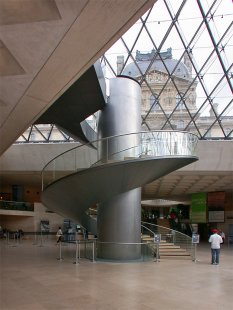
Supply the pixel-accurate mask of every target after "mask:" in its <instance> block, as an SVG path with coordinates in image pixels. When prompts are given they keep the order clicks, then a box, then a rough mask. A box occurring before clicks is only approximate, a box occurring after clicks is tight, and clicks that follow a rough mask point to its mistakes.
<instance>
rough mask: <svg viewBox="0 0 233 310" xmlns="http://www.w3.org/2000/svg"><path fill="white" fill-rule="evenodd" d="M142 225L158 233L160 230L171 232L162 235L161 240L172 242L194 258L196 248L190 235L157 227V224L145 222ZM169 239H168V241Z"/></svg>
mask: <svg viewBox="0 0 233 310" xmlns="http://www.w3.org/2000/svg"><path fill="white" fill-rule="evenodd" d="M141 223H142V224H146V225H150V226H152V227H155V228H156V229H157V231H158V232H159V229H164V230H165V231H166V230H167V231H169V232H170V233H169V234H164V233H160V234H161V239H162V240H165V241H170V242H172V243H174V245H177V246H180V248H183V249H185V250H186V251H187V252H188V253H189V254H190V255H191V256H192V257H193V255H194V253H193V251H194V247H193V243H192V238H191V237H190V236H188V235H186V234H184V233H182V232H180V231H177V230H174V229H172V228H168V227H164V226H160V225H156V224H153V223H149V222H143V221H142V222H141ZM143 226H145V225H143ZM169 235H170V236H169ZM164 238H165V239H164ZM167 238H168V240H167Z"/></svg>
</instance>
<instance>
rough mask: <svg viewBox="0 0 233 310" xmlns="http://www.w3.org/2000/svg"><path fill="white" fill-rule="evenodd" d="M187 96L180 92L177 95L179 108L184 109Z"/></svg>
mask: <svg viewBox="0 0 233 310" xmlns="http://www.w3.org/2000/svg"><path fill="white" fill-rule="evenodd" d="M184 103H185V98H184V94H182V93H180V94H177V95H176V106H177V107H178V109H179V110H183V109H184V108H185V104H184Z"/></svg>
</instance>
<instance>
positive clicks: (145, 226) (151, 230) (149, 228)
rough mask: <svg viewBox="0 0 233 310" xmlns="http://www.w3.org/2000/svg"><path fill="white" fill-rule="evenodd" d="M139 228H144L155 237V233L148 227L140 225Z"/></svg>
mask: <svg viewBox="0 0 233 310" xmlns="http://www.w3.org/2000/svg"><path fill="white" fill-rule="evenodd" d="M141 227H142V228H145V229H146V230H148V231H149V232H150V233H152V235H153V236H154V237H155V232H153V231H152V230H151V229H150V228H148V227H146V226H144V225H142V224H141Z"/></svg>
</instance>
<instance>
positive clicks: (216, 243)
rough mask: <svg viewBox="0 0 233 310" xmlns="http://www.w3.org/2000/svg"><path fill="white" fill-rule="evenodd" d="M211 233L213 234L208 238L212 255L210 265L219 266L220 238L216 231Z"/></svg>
mask: <svg viewBox="0 0 233 310" xmlns="http://www.w3.org/2000/svg"><path fill="white" fill-rule="evenodd" d="M212 232H213V234H212V235H211V236H210V238H209V242H210V243H211V255H212V260H211V264H212V265H219V256H220V244H221V243H222V237H221V236H219V234H218V230H217V229H213V230H212Z"/></svg>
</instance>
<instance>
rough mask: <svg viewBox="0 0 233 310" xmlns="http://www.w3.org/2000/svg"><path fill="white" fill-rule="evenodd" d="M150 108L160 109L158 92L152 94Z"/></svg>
mask: <svg viewBox="0 0 233 310" xmlns="http://www.w3.org/2000/svg"><path fill="white" fill-rule="evenodd" d="M150 108H151V111H152V112H153V111H158V110H160V105H159V99H158V96H157V95H156V94H155V95H151V96H150Z"/></svg>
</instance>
